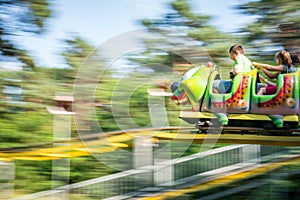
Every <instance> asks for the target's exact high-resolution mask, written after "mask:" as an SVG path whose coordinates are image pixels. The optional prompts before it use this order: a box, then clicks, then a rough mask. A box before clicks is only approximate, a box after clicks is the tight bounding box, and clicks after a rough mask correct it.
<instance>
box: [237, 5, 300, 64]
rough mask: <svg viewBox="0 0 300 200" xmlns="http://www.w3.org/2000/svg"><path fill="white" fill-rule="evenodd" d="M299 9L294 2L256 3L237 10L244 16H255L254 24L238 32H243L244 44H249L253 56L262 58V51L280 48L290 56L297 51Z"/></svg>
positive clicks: (299, 20)
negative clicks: (252, 48)
mask: <svg viewBox="0 0 300 200" xmlns="http://www.w3.org/2000/svg"><path fill="white" fill-rule="evenodd" d="M299 6H300V2H299V1H298V0H292V1H279V0H271V1H266V0H260V1H250V2H248V3H245V4H242V5H240V6H238V7H237V8H238V9H239V10H240V11H241V12H242V13H244V14H245V15H248V16H249V17H250V16H253V17H252V18H254V17H255V18H254V19H255V20H254V22H253V23H250V24H249V25H248V26H247V27H246V28H245V29H242V30H241V32H243V33H244V34H245V33H247V37H246V39H247V42H248V43H251V45H252V46H253V47H254V48H255V50H256V53H257V54H260V55H261V56H264V54H265V52H266V48H273V49H276V48H277V50H278V49H280V46H282V47H283V48H285V49H286V50H288V51H290V52H293V53H299V52H300V49H299V45H298V44H299V41H300V38H299V22H300V17H299V16H300V14H299V9H298V8H299ZM267 51H268V50H267ZM269 51H270V50H269ZM271 54H274V52H271ZM267 59H268V58H267Z"/></svg>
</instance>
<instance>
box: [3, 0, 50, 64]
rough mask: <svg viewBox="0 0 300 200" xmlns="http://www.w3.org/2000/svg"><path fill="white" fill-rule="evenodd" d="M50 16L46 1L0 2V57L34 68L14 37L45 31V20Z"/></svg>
mask: <svg viewBox="0 0 300 200" xmlns="http://www.w3.org/2000/svg"><path fill="white" fill-rule="evenodd" d="M50 14H51V11H50V5H49V3H48V1H47V0H13V1H8V0H0V21H1V23H0V46H1V48H0V57H2V58H3V57H6V59H17V60H18V61H20V62H21V63H24V64H25V66H26V67H29V68H34V67H35V64H34V62H33V59H32V58H31V57H30V56H28V54H27V52H26V51H25V50H23V49H21V48H20V46H18V44H17V43H16V42H15V41H14V37H16V36H18V35H21V34H22V33H24V32H30V33H40V32H42V31H44V30H45V22H44V21H45V19H47V18H48V17H49V16H50Z"/></svg>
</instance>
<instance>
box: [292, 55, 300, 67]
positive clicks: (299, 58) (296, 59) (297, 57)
mask: <svg viewBox="0 0 300 200" xmlns="http://www.w3.org/2000/svg"><path fill="white" fill-rule="evenodd" d="M291 59H292V62H293V65H296V64H300V55H296V54H291Z"/></svg>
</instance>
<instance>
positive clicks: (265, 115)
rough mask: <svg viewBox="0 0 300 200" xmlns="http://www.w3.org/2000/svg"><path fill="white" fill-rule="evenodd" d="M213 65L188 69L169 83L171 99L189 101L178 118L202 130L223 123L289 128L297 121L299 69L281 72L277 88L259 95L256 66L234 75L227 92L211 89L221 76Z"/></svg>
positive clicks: (181, 103) (262, 127) (264, 128)
mask: <svg viewBox="0 0 300 200" xmlns="http://www.w3.org/2000/svg"><path fill="white" fill-rule="evenodd" d="M219 77H220V74H219V73H218V70H217V69H216V67H215V66H214V67H209V66H206V65H202V66H199V67H195V68H192V69H190V70H189V71H187V72H186V73H185V74H184V76H183V77H182V78H181V80H180V81H179V82H173V83H172V84H171V91H172V93H173V95H172V96H171V99H172V100H173V101H175V102H176V103H177V104H178V105H186V104H190V105H191V106H192V111H191V112H187V111H182V112H181V113H180V118H181V119H183V120H184V121H186V122H188V123H190V124H196V126H197V127H198V128H199V130H201V129H202V128H203V130H204V128H207V127H209V126H212V125H214V124H215V125H216V124H217V125H219V126H222V127H244V128H247V127H249V128H260V129H262V130H271V129H275V130H292V129H297V128H298V122H299V70H297V71H296V72H294V73H289V74H280V75H279V77H278V82H277V91H276V93H275V94H272V95H258V94H257V84H258V83H259V82H260V80H259V77H258V70H257V69H253V70H252V71H250V72H248V73H241V74H238V75H236V76H235V77H234V78H233V80H232V81H233V84H232V89H231V91H230V92H229V93H225V94H218V93H214V92H213V82H214V80H217V79H220V78H219Z"/></svg>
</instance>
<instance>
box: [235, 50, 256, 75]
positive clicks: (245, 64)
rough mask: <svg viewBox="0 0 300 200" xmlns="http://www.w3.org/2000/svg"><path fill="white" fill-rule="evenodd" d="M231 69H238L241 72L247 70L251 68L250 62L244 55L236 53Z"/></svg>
mask: <svg viewBox="0 0 300 200" xmlns="http://www.w3.org/2000/svg"><path fill="white" fill-rule="evenodd" d="M233 69H239V70H240V73H241V72H249V71H251V70H252V69H253V66H252V62H251V61H250V60H249V59H248V58H247V57H246V56H245V55H242V54H240V55H238V56H237V57H236V59H235V62H234V65H233Z"/></svg>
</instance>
